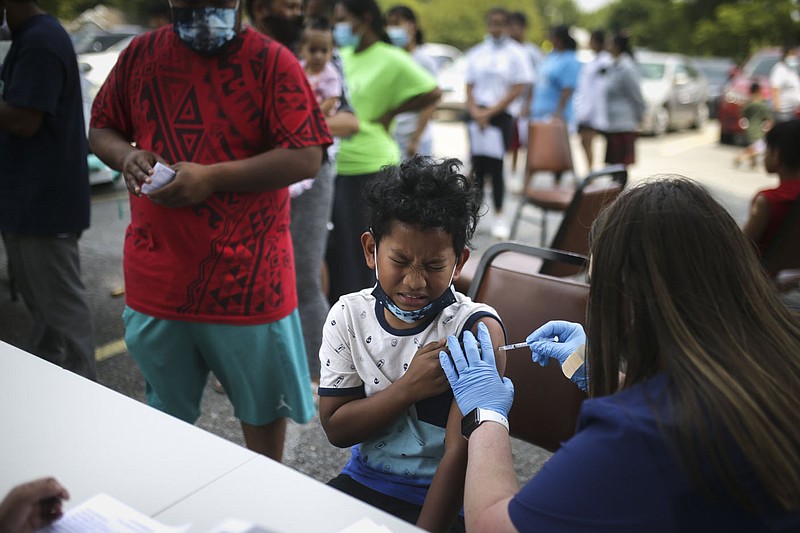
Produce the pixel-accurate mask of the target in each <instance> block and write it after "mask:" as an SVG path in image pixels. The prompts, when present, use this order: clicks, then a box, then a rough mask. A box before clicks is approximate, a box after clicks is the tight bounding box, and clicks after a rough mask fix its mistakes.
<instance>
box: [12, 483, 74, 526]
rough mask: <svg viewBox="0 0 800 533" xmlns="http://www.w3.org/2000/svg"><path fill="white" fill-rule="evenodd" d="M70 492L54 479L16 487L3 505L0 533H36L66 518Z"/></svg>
mask: <svg viewBox="0 0 800 533" xmlns="http://www.w3.org/2000/svg"><path fill="white" fill-rule="evenodd" d="M68 499H69V493H68V492H67V490H66V489H65V488H64V487H62V486H61V484H59V482H58V481H56V480H55V479H54V478H43V479H37V480H36V481H31V482H29V483H24V484H22V485H17V486H16V487H14V488H13V489H11V492H9V493H8V495H7V496H6V497H5V499H4V500H3V501H2V502H0V533H33V532H34V531H36V530H37V529H39V528H42V527H44V526H47V525H49V524H52V523H53V522H55V521H56V520H58V519H59V518H61V516H62V515H63V509H62V507H61V502H62V500H68Z"/></svg>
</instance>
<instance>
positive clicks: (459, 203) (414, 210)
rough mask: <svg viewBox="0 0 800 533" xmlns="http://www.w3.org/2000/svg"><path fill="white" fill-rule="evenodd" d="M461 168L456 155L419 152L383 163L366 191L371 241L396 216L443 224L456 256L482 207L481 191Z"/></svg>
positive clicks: (379, 236) (419, 222) (414, 221)
mask: <svg viewBox="0 0 800 533" xmlns="http://www.w3.org/2000/svg"><path fill="white" fill-rule="evenodd" d="M461 167H462V163H461V161H459V160H458V159H443V160H438V161H437V160H435V159H433V158H430V157H423V156H419V155H417V156H414V157H412V158H411V159H408V160H406V161H403V162H402V163H400V164H399V165H397V166H386V167H383V168H382V169H381V171H380V173H378V175H377V176H376V177H375V179H374V180H372V182H371V183H369V185H367V187H366V189H365V190H364V201H365V202H366V203H367V205H368V206H369V207H370V208H371V214H370V218H369V223H370V229H371V230H372V234H373V235H374V237H375V242H377V243H380V241H381V239H382V238H383V237H384V236H385V235H386V234H387V233H388V232H389V231H390V230H391V225H392V222H393V221H395V220H399V221H402V222H405V223H407V224H415V225H418V226H421V227H422V228H424V229H431V228H440V229H442V230H443V231H444V232H445V233H446V234H448V235H451V236H452V238H453V249H454V250H455V252H456V255H460V254H461V252H462V251H463V250H464V247H465V246H470V244H471V240H472V236H473V234H474V233H475V227H476V226H477V224H478V211H479V209H480V206H481V195H480V190H479V189H478V188H477V186H476V185H475V182H474V181H473V180H472V179H471V178H468V177H467V176H465V175H464V174H462V173H461Z"/></svg>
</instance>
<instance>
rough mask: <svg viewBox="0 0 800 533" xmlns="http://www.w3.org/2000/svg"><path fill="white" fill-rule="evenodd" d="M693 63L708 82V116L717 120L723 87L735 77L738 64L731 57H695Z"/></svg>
mask: <svg viewBox="0 0 800 533" xmlns="http://www.w3.org/2000/svg"><path fill="white" fill-rule="evenodd" d="M692 63H693V64H694V66H695V67H696V68H697V70H699V71H700V72H702V73H703V76H705V77H706V79H707V80H708V113H709V115H708V116H709V117H710V118H717V116H718V114H719V104H720V99H721V98H722V87H723V86H724V85H725V82H727V81H728V80H729V79H730V78H731V76H733V73H734V69H735V68H736V62H735V61H734V60H733V59H731V58H729V57H695V58H692Z"/></svg>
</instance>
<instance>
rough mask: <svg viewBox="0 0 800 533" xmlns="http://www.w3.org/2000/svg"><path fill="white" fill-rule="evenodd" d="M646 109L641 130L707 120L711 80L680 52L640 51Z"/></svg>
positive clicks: (660, 131)
mask: <svg viewBox="0 0 800 533" xmlns="http://www.w3.org/2000/svg"><path fill="white" fill-rule="evenodd" d="M636 63H637V65H638V67H639V74H640V76H641V87H642V96H643V97H644V100H645V104H646V109H645V116H644V120H643V123H642V131H643V132H644V133H648V134H652V135H662V134H664V133H665V132H667V131H670V130H675V129H679V128H686V127H693V128H699V127H701V126H703V125H704V124H705V123H706V121H707V120H708V103H707V100H708V81H707V80H706V78H705V76H703V75H702V74H701V73H700V72H699V71H698V70H697V69H696V68H695V67H694V66H693V65H692V64H691V62H690V61H689V59H688V58H687V57H685V56H683V55H680V54H665V53H660V52H650V51H637V52H636Z"/></svg>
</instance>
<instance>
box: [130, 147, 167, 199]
mask: <svg viewBox="0 0 800 533" xmlns="http://www.w3.org/2000/svg"><path fill="white" fill-rule="evenodd" d="M159 160H160V159H159V158H158V157H157V156H156V154H154V153H153V152H148V151H146V150H132V151H131V152H129V153H128V155H126V156H125V159H123V160H122V178H123V179H124V180H125V186H126V187H127V188H128V190H129V191H130V192H131V194H133V195H135V196H141V195H142V184H144V183H149V179H150V176H152V175H153V165H155V164H156V161H159Z"/></svg>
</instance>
